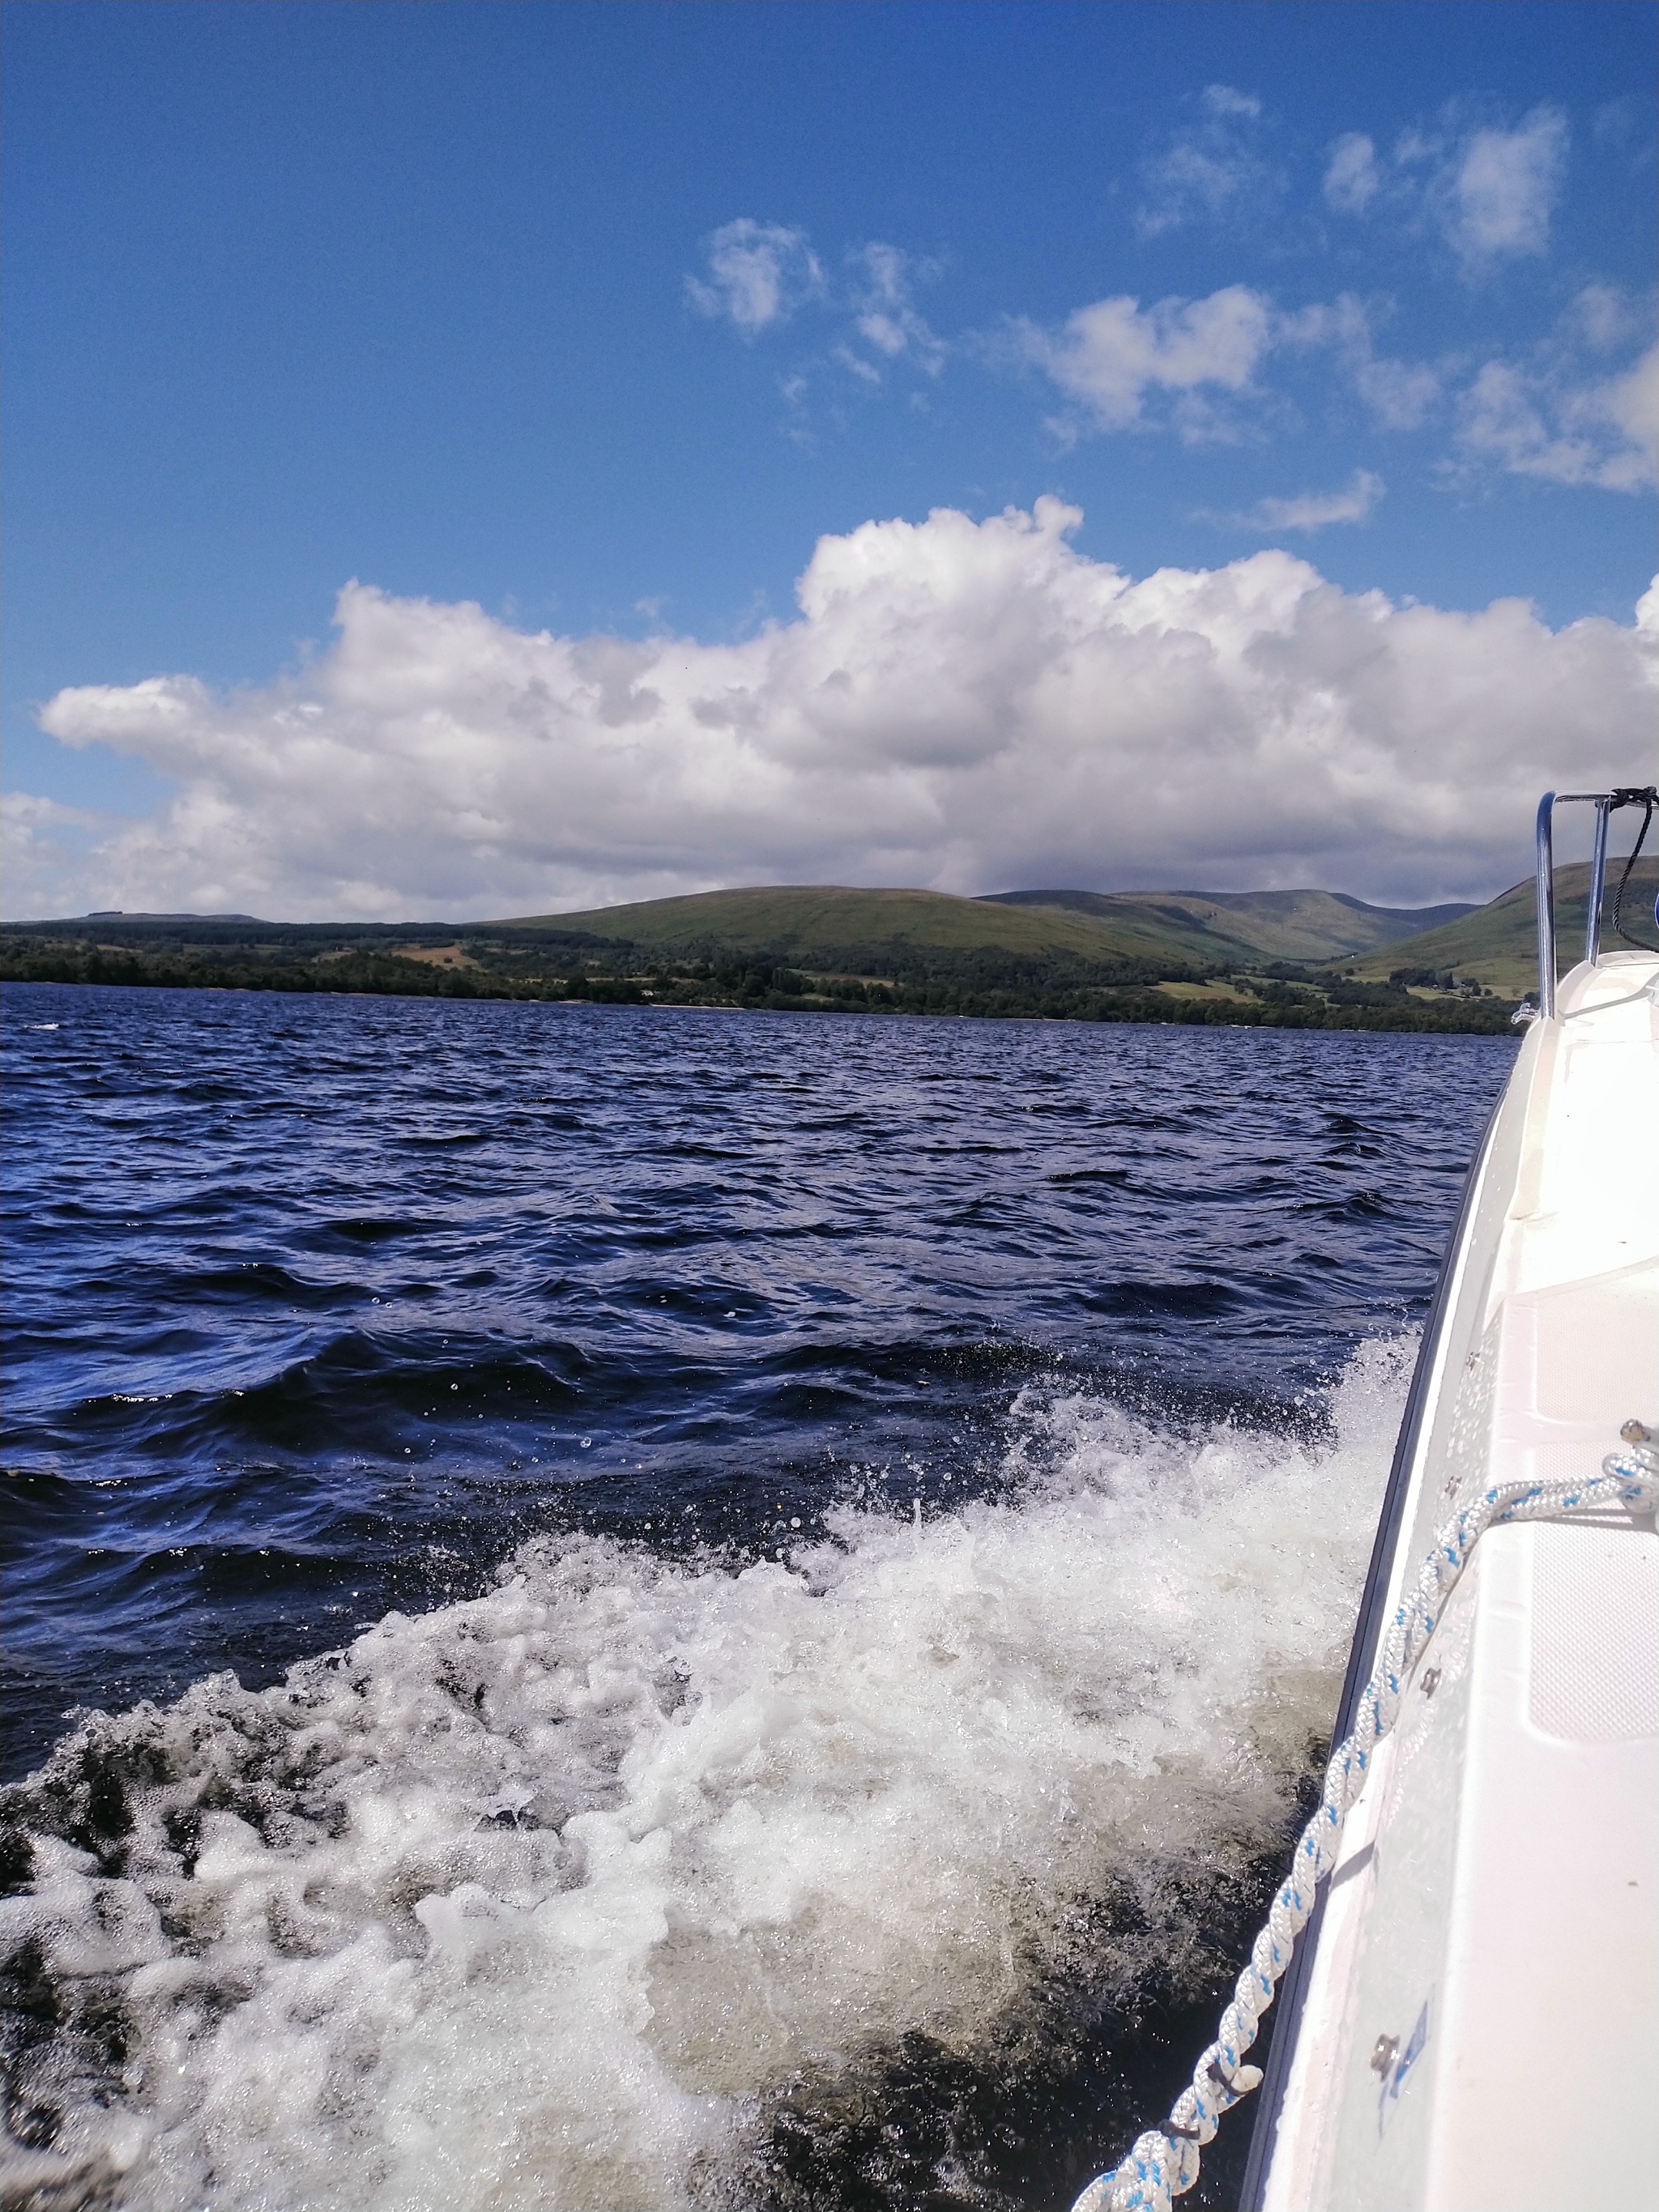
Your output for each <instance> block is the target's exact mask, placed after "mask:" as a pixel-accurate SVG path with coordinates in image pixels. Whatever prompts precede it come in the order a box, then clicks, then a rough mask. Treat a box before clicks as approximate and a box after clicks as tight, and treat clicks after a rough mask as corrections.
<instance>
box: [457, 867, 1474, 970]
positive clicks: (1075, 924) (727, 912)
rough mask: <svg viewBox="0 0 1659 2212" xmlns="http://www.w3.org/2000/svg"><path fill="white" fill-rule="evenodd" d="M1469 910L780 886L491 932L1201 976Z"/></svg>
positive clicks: (845, 957)
mask: <svg viewBox="0 0 1659 2212" xmlns="http://www.w3.org/2000/svg"><path fill="white" fill-rule="evenodd" d="M1474 911H1475V909H1474V908H1472V907H1467V906H1443V907H1429V908H1421V909H1416V910H1413V909H1407V908H1395V907H1375V906H1367V905H1366V904H1365V903H1364V901H1363V900H1361V899H1354V898H1348V897H1346V896H1344V895H1343V894H1341V893H1340V892H1332V891H1314V890H1300V891H1224V892H1218V893H1215V894H1211V893H1208V892H1201V891H1169V892H1164V891H1158V892H1100V891H1072V890H1038V891H1002V892H999V893H996V894H995V895H994V896H990V897H987V898H972V899H969V898H953V897H951V896H948V895H947V894H945V893H944V892H940V891H907V890H842V889H838V888H836V887H834V886H831V885H820V886H815V887H811V888H802V887H799V886H794V885H776V886H770V887H768V888H765V889H760V890H735V891H704V892H702V893H700V894H698V895H696V896H693V897H690V898H670V899H651V900H647V901H646V902H643V903H641V904H640V905H637V906H613V907H600V908H593V909H590V910H589V911H587V912H585V913H580V914H560V915H537V916H526V917H525V918H523V919H521V920H520V921H514V922H513V923H511V924H500V925H497V927H511V928H513V929H514V930H534V929H543V928H547V929H555V928H556V929H564V930H580V931H581V932H582V933H585V934H586V933H591V934H592V935H594V936H603V937H611V938H623V939H628V940H629V941H630V942H632V943H634V944H635V945H642V946H648V947H650V948H652V949H653V950H656V951H681V952H683V951H693V950H696V951H711V952H718V953H721V954H727V955H732V954H738V955H748V954H769V955H773V956H775V957H780V958H783V959H787V960H789V961H793V962H794V963H796V964H797V965H799V966H804V967H815V966H836V965H841V966H851V965H857V964H859V963H860V960H862V961H864V962H865V963H866V964H867V960H868V957H869V956H870V955H872V953H875V952H877V951H879V950H880V949H881V948H888V949H889V950H893V951H896V950H898V949H900V948H902V949H903V950H905V951H909V952H912V953H915V954H923V955H925V954H927V953H962V952H969V951H985V952H998V953H1003V954H1012V955H1015V956H1023V957H1027V958H1036V959H1042V958H1053V957H1055V956H1056V955H1059V956H1061V957H1065V956H1069V957H1072V958H1073V959H1078V960H1085V961H1091V962H1095V961H1114V960H1133V961H1139V962H1147V961H1150V962H1154V963H1166V962H1167V963H1176V964H1178V965H1185V966H1191V967H1198V968H1213V967H1221V968H1225V967H1232V966H1237V965H1241V964H1243V965H1246V966H1249V965H1254V964H1255V963H1258V962H1260V961H1261V960H1263V959H1267V960H1298V961H1322V960H1328V959H1331V958H1333V957H1340V956H1341V955H1343V954H1346V953H1358V952H1362V951H1370V950H1371V949H1372V948H1373V947H1375V946H1377V945H1387V944H1391V943H1393V942H1394V941H1395V939H1400V938H1404V937H1408V936H1412V935H1414V934H1417V933H1420V932H1421V931H1422V930H1423V929H1424V928H1425V927H1437V926H1438V925H1440V924H1442V923H1444V922H1449V921H1455V920H1456V919H1458V918H1459V917H1461V916H1462V915H1468V914H1471V913H1473V912H1474Z"/></svg>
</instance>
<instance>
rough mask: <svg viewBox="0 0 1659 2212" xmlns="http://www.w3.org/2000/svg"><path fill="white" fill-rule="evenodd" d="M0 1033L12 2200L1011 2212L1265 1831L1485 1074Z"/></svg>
mask: <svg viewBox="0 0 1659 2212" xmlns="http://www.w3.org/2000/svg"><path fill="white" fill-rule="evenodd" d="M4 1023H5V1051H6V1062H7V1065H6V1074H7V1081H6V1086H5V1113H6V1119H7V1125H8V1126H7V1136H8V1145H7V1163H8V1164H7V1170H6V1206H7V1238H6V1249H7V1266H8V1272H9V1297H8V1307H7V1310H8V1316H9V1321H8V1351H7V1359H8V1389H7V1423H8V1441H7V1447H6V1460H5V1472H6V1496H7V1504H8V1508H9V1510H8V1513H7V1516H6V1538H7V1543H8V1547H9V1554H8V1565H7V1592H6V1599H7V1601H6V1607H5V1635H6V1639H7V1664H8V1678H7V1679H8V1695H7V1704H8V1715H9V1728H8V1739H7V1758H8V1771H9V1773H10V1774H11V1775H13V1776H14V1777H17V1776H21V1775H25V1774H26V1773H27V1772H29V1771H31V1770H39V1771H37V1772H35V1773H34V1775H33V1779H31V1780H27V1781H25V1782H23V1783H22V1784H21V1785H20V1787H19V1789H18V1790H16V1791H15V1793H14V1796H13V1800H12V1804H11V1808H10V1822H11V1825H10V1826H9V1830H8V1831H7V1835H8V1837H9V1840H8V1841H7V1842H6V1843H5V1844H4V1846H3V1853H4V1857H5V1859H6V1863H7V1866H6V1870H7V1873H8V1875H9V1879H10V1880H11V1881H13V1883H14V1885H15V1895H14V1896H13V1897H12V1898H11V1899H9V1901H8V1902H7V1903H6V1904H5V1905H4V1906H3V1907H0V1911H3V1912H4V1913H5V1914H7V1915H9V1919H8V1920H7V1921H6V1923H5V1926H6V1947H7V1954H8V1956H9V1960H10V1962H11V1963H10V1966H9V1969H8V1972H9V1983H8V1990H7V1994H8V1995H9V2000H10V2010H9V2029H8V2036H9V2043H8V2050H9V2066H10V2070H11V2074H12V2086H13V2092H14V2095H13V2102H12V2105H11V2107H10V2111H9V2127H10V2135H9V2142H8V2147H7V2148H6V2151H5V2154H4V2155H5V2158H6V2160H7V2161H8V2162H9V2167H10V2170H11V2173H12V2178H13V2185H14V2186H15V2187H25V2186H27V2188H30V2189H40V2190H57V2191H59V2192H60V2195H61V2201H62V2202H64V2203H72V2202H86V2201H89V2200H90V2198H91V2197H93V2196H94V2195H95V2194H96V2193H97V2192H99V2191H101V2192H102V2195H101V2196H99V2197H98V2201H100V2202H107V2203H111V2204H112V2205H116V2204H118V2205H131V2206H135V2207H137V2206H143V2207H150V2206H155V2207H162V2206H183V2205H186V2204H197V2203H212V2204H214V2205H216V2206H218V2205H223V2206H227V2207H230V2206H236V2207H241V2206H249V2207H252V2206H253V2205H256V2204H257V2205H260V2206H272V2207H276V2206H299V2205H304V2204H311V2203H319V2202H324V2201H327V2202H331V2203H342V2204H352V2205H359V2204H361V2205H365V2206H368V2205H374V2206H386V2207H392V2206H398V2207H402V2206H410V2207H414V2206H427V2205H431V2206H438V2205H446V2206H453V2205H458V2204H459V2205H465V2206H477V2207H481V2208H482V2207H484V2206H489V2207H491V2208H495V2207H506V2206H519V2205H524V2206H526V2207H527V2206H530V2205H556V2206H560V2207H567V2206H568V2207H571V2208H578V2212H599V2208H602V2207H603V2208H611V2207H615V2208H617V2212H640V2208H642V2207H647V2206H657V2205H661V2206H665V2207H666V2206H678V2205H688V2206H706V2205H716V2204H718V2205H740V2204H742V2205H747V2204H756V2205H761V2204H765V2205H776V2206H780V2207H796V2206H799V2207H803V2208H804V2207H807V2206H812V2207H819V2206H822V2207H826V2208H827V2207H830V2206H836V2207H847V2208H854V2207H862V2206H866V2205H868V2206H870V2207H872V2208H874V2207H886V2206H893V2207H899V2206H904V2207H910V2206H915V2207H922V2206H927V2207H933V2206H938V2207H939V2208H945V2207H955V2206H964V2207H968V2206H971V2207H986V2208H992V2207H995V2208H1003V2207H1008V2208H1012V2207H1016V2206H1018V2207H1030V2208H1033V2212H1035V2208H1040V2207H1048V2206H1050V2205H1060V2204H1063V2203H1066V2201H1068V2197H1069V2192H1070V2191H1071V2190H1072V2189H1073V2188H1074V2187H1075V2186H1076V2185H1077V2184H1078V2183H1079V2181H1080V2180H1081V2179H1085V2178H1086V2176H1087V2174H1088V2173H1089V2172H1092V2171H1093V2170H1094V2169H1095V2167H1096V2166H1097V2165H1098V2164H1100V2163H1102V2162H1103V2161H1104V2160H1107V2159H1109V2158H1110V2157H1111V2156H1113V2155H1115V2154H1116V2153H1117V2152H1118V2151H1119V2150H1121V2148H1122V2147H1123V2144H1124V2142H1126V2141H1127V2138H1128V2137H1129V2136H1132V2135H1133V2132H1134V2131H1135V2129H1136V2127H1137V2125H1138V2124H1140V2123H1142V2122H1143V2121H1145V2120H1147V2119H1149V2118H1152V2117H1153V2116H1154V2114H1153V2106H1154V2105H1155V2103H1156V2101H1157V2100H1158V2098H1161V2097H1162V2096H1164V2094H1165V2093H1166V2092H1167V2089H1168V2087H1170V2085H1171V2084H1172V2083H1173V2081H1174V2080H1175V2079H1176V2078H1177V2077H1178V2076H1179V2075H1181V2074H1182V2072H1183V2071H1184V2070H1185V2067H1186V2066H1187V2065H1188V2064H1189V2063H1190V2059H1191V2057H1192V2055H1193V2053H1194V2051H1195V2050H1196V2048H1197V2047H1198V2046H1199V2045H1200V2044H1201V2043H1202V2041H1203V2040H1205V2039H1206V2037H1207V2034H1208V2033H1209V2029H1208V2026H1207V2024H1206V2023H1207V2019H1208V2008H1209V2007H1210V2005H1211V2003H1212V2001H1213V1996H1214V1993H1215V1991H1216V1990H1218V1988H1219V1987H1220V1986H1221V1984H1222V1983H1223V1981H1224V1980H1225V1978H1228V1976H1229V1975H1230V1973H1231V1971H1233V1970H1234V1968H1235V1966H1236V1954H1237V1952H1238V1950H1239V1948H1240V1946H1241V1945H1242V1942H1243V1940H1244V1939H1245V1937H1246V1936H1247V1935H1248V1932H1249V1923H1250V1918H1251V1915H1252V1914H1253V1913H1255V1911H1256V1910H1257V1909H1258V1906H1259V1905H1260V1902H1261V1895H1262V1893H1263V1891H1264V1888H1265V1886H1266V1884H1267V1881H1268V1880H1269V1879H1270V1874H1271V1869H1272V1867H1273V1863H1274V1861H1275V1857H1276V1855H1277V1853H1278V1852H1279V1850H1280V1849H1281V1847H1282V1844H1283V1840H1284V1838H1285V1833H1286V1832H1287V1829H1288V1825H1289V1823H1290V1822H1291V1820H1292V1819H1293V1818H1294V1814H1295V1805H1296V1796H1297V1789H1298V1787H1299V1786H1300V1785H1301V1784H1303V1782H1304V1778H1305V1775H1306V1772H1307V1771H1308V1767H1309V1763H1310V1759H1312V1758H1313V1757H1314V1756H1315V1755H1316V1747H1317V1741H1318V1739H1319V1736H1320V1735H1321V1733H1322V1730H1323V1729H1324V1728H1325V1727H1327V1726H1328V1717H1329V1712H1330V1709H1331V1706H1332V1705H1333V1703H1334V1691H1335V1682H1336V1677H1337V1674H1338V1673H1339V1672H1340V1664H1341V1660H1342V1657H1343V1656H1344V1653H1345V1651H1346V1641H1347V1636H1348V1633H1349V1629H1350V1626H1351V1623H1352V1609H1353V1604H1354V1601H1355V1597H1356V1595H1357V1590H1358V1581H1359V1579H1360V1577H1361V1576H1362V1575H1363V1570H1364V1558H1365V1555H1366V1553H1367V1550H1368V1548H1369V1541H1370V1528H1371V1522H1372V1520H1373V1518H1374V1515H1375V1510H1376V1498H1377V1494H1378V1491H1379V1488H1380V1484H1381V1481H1382V1479H1383V1474H1384V1473H1385V1471H1386V1466H1387V1460H1388V1455H1389V1446H1390V1443H1391V1441H1392V1433H1393V1427H1394V1425H1395V1421H1396V1420H1397V1418H1398V1409H1399V1404H1400V1401H1401V1395H1403V1379H1404V1372H1405V1365H1406V1355H1407V1351H1408V1346H1409V1331H1410V1328H1411V1325H1412V1324H1413V1322H1415V1321H1417V1320H1418V1319H1419V1318H1420V1316H1421V1314H1422V1311H1423V1310H1424V1307H1425V1302H1426V1298H1427V1296H1428V1293H1429V1291H1430V1289H1431V1285H1432V1280H1433V1276H1434V1272H1435V1267H1436V1264H1437V1259H1438V1256H1439V1251H1440V1248H1441V1245H1442V1243H1443V1239H1444V1237H1445V1234H1446V1231H1447V1229H1448V1227H1449V1221H1450V1218H1451V1215H1452V1213H1453V1212H1454V1210H1455V1204H1456V1199H1457V1195H1458V1192H1459V1188H1460V1187H1461V1182H1462V1176H1463V1173H1464V1171H1465V1169H1466V1167H1467V1164H1468V1159H1469V1158H1470V1156H1471V1154H1472V1152H1473V1150H1474V1145H1475V1143H1476V1141H1477V1139H1478V1136H1479V1133H1480V1127H1481V1125H1482V1123H1483V1121H1484V1120H1485V1117H1486V1113H1487V1111H1488V1109H1489V1108H1490V1105H1491V1103H1492V1100H1493V1099H1494V1097H1496V1094H1497V1092H1498V1090H1499V1088H1500V1087H1501V1085H1502V1083H1503V1080H1504V1076H1505V1074H1506V1073H1507V1071H1508V1067H1509V1065H1510V1058H1511V1049H1510V1047H1509V1046H1508V1045H1507V1044H1506V1043H1504V1042H1500V1041H1494V1040H1491V1039H1482V1038H1456V1037H1446V1038H1438V1037H1434V1038H1431V1037H1422V1036H1404V1037H1388V1036H1340V1035H1332V1034H1327V1033H1320V1034H1317V1035H1312V1036H1298V1035H1297V1033H1295V1032H1287V1031H1261V1030H1231V1031H1230V1030H1201V1031H1200V1030H1172V1029H1167V1028H1159V1029H1144V1028H1119V1027H1101V1028H1095V1027H1089V1026H1083V1025H1073V1024H1036V1023H1000V1024H993V1023H971V1022H948V1021H927V1022H917V1021H909V1022H906V1021H899V1020H892V1019H889V1020H882V1019H878V1018H869V1019H866V1018H820V1017H796V1016H789V1015H756V1016H750V1015H735V1014H720V1013H699V1012H678V1011H676V1012H669V1011H666V1010H665V1011H662V1012H653V1011H652V1010H650V1009H627V1008H589V1007H582V1006H506V1005H489V1004H474V1005H465V1004H459V1005H446V1004H443V1003H441V1002H433V1001H430V1000H427V1001H393V1000H368V999H341V1000H331V1001H318V1000H307V1001H303V1002H300V1001H293V1000H283V999H281V998H275V997H272V998H265V997H260V996H255V995H241V994H208V993H167V992H143V991H131V992H119V991H101V990H94V989H87V990H71V989H66V988H64V989H59V988H54V987H46V986H36V987H27V986H13V987H8V989H7V991H6V993H5V994H4ZM140 1701H143V1702H140ZM76 1708H95V1709H100V1710H99V1711H97V1712H95V1713H94V1715H93V1717H80V1718H77V1719H76V1720H75V1722H74V1723H73V1724H71V1720H70V1715H71V1711H72V1709H76ZM66 1729H70V1730H71V1732H70V1734H68V1735H64V1731H65V1730H66ZM60 1737H62V1738H63V1741H61V1743H58V1748H57V1749H56V1750H55V1751H54V1750H53V1745H54V1743H55V1742H56V1741H58V1739H59V1738H60ZM49 1754H50V1756H49ZM43 1760H44V1761H46V1765H44V1766H42V1764H41V1762H42V1761H43ZM1149 2100H1151V2101H1150V2102H1149ZM1234 2125H1235V2126H1236V2127H1237V2128H1238V2133H1239V2137H1240V2145H1241V2147H1242V2139H1243V2135H1244V2133H1245V2132H1246V2127H1245V2125H1243V2124H1239V2123H1237V2122H1235V2123H1234ZM1230 2157H1231V2153H1230V2152H1229V2153H1225V2154H1221V2155H1218V2157H1217V2158H1216V2159H1214V2160H1211V2161H1210V2162H1209V2171H1210V2172H1211V2174H1212V2180H1211V2182H1210V2183H1209V2184H1207V2185H1206V2191H1215V2190H1220V2191H1223V2192H1224V2193H1223V2194H1221V2195H1212V2196H1211V2197H1210V2198H1209V2201H1212V2202H1215V2203H1224V2202H1225V2201H1226V2199H1225V2185H1226V2179H1227V2175H1228V2172H1229V2171H1230V2170H1231V2169H1230V2167H1229V2164H1228V2160H1229V2158H1230ZM40 2201H42V2202H45V2201H46V2198H45V2197H42V2198H41V2200H40ZM52 2201H54V2202H56V2201H58V2199H57V2198H54V2199H53V2200H52ZM1200 2201H1205V2200H1204V2199H1203V2198H1200Z"/></svg>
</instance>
